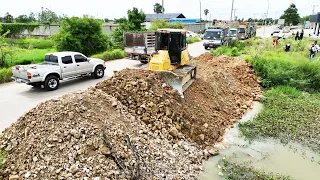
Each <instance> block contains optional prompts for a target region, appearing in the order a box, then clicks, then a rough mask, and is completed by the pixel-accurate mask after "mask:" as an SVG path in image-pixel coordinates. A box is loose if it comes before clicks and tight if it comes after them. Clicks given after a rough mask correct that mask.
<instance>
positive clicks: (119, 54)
mask: <svg viewBox="0 0 320 180" xmlns="http://www.w3.org/2000/svg"><path fill="white" fill-rule="evenodd" d="M126 56H127V55H126V53H125V52H124V51H123V50H121V49H114V50H111V51H106V52H104V53H100V54H95V55H93V56H92V57H93V58H99V59H103V60H105V61H108V60H114V59H122V58H124V57H126Z"/></svg>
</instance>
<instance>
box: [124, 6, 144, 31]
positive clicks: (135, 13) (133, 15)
mask: <svg viewBox="0 0 320 180" xmlns="http://www.w3.org/2000/svg"><path fill="white" fill-rule="evenodd" d="M145 20H146V15H145V14H144V12H142V10H140V11H139V10H138V8H135V7H134V8H133V9H132V10H128V21H129V23H130V24H132V26H133V27H132V30H134V31H140V30H141V23H143V22H145Z"/></svg>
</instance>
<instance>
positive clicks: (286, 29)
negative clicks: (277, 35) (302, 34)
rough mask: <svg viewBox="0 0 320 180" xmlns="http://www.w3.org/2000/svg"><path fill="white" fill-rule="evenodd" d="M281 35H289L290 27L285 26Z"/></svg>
mask: <svg viewBox="0 0 320 180" xmlns="http://www.w3.org/2000/svg"><path fill="white" fill-rule="evenodd" d="M282 33H290V26H285V27H284V28H283V30H282Z"/></svg>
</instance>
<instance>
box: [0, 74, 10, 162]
mask: <svg viewBox="0 0 320 180" xmlns="http://www.w3.org/2000/svg"><path fill="white" fill-rule="evenodd" d="M11 75H12V70H11V68H0V84H1V83H5V82H9V81H11V80H10V78H11ZM0 162H1V153H0Z"/></svg>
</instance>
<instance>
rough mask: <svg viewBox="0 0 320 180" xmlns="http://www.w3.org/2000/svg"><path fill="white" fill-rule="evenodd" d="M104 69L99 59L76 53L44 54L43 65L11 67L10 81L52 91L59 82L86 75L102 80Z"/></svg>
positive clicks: (102, 62) (103, 64) (56, 87)
mask: <svg viewBox="0 0 320 180" xmlns="http://www.w3.org/2000/svg"><path fill="white" fill-rule="evenodd" d="M105 69H106V66H105V63H104V61H103V60H101V59H95V58H87V57H86V56H84V55H83V54H81V53H78V52H56V53H48V54H46V55H45V57H44V62H43V64H31V65H25V66H22V65H16V66H14V67H12V77H11V79H13V80H15V81H16V82H18V83H26V84H28V85H31V86H34V87H42V86H44V88H45V89H47V90H49V91H52V90H56V89H58V88H59V81H60V80H64V79H72V78H77V77H81V76H86V75H91V76H92V77H94V78H96V79H98V78H102V77H103V76H104V70H105Z"/></svg>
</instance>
